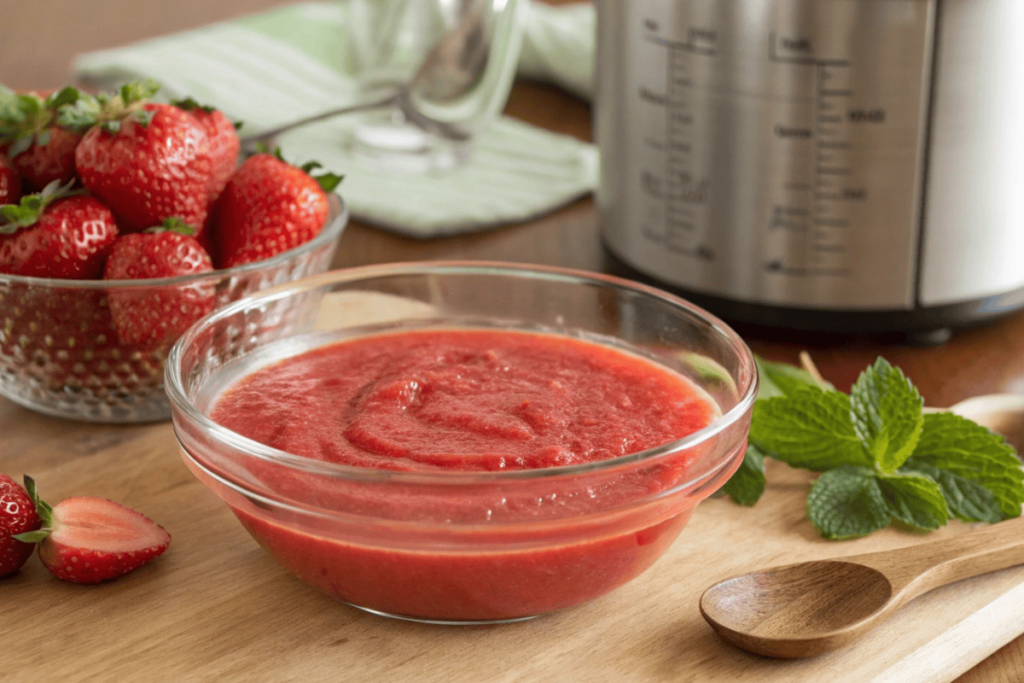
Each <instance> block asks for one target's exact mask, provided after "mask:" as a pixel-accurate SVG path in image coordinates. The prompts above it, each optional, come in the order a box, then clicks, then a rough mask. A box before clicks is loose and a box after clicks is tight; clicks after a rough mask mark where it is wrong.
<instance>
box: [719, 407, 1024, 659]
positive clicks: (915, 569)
mask: <svg viewBox="0 0 1024 683" xmlns="http://www.w3.org/2000/svg"><path fill="white" fill-rule="evenodd" d="M950 411H951V412H955V413H958V414H961V415H963V416H964V417H969V418H970V419H972V420H974V421H975V422H978V423H979V424H984V425H986V426H988V427H990V428H991V429H993V430H996V431H999V432H1000V433H1002V434H1004V435H1006V436H1011V434H1010V433H1008V432H1012V437H1011V439H1012V440H1017V443H1015V444H1014V445H1015V446H1017V447H1018V448H1019V447H1020V445H1019V439H1020V435H1021V432H1022V425H1024V397H1020V396H1009V395H1000V396H982V397H977V398H974V399H969V400H967V401H964V402H962V403H958V404H957V405H955V406H953V407H952V408H950ZM1018 564H1024V517H1021V518H1017V519H1013V520H1008V521H1005V522H1000V523H999V524H994V525H992V526H989V527H985V528H983V529H980V530H978V531H972V532H969V533H966V534H961V535H958V536H956V537H953V538H949V539H946V540H942V541H935V542H932V543H923V544H919V545H916V546H910V547H907V548H897V549H895V550H887V551H884V552H876V553H868V554H864V555H854V556H851V557H844V558H839V559H830V560H816V561H811V562H801V563H799V564H793V565H788V566H784V567H777V568H774V569H768V570H766V571H760V572H754V573H752V574H746V575H743V576H737V577H734V578H731V579H727V580H725V581H723V582H721V583H718V584H716V585H714V586H712V587H711V588H709V589H707V590H706V591H705V592H704V595H702V596H701V599H700V611H701V614H702V615H704V619H706V620H707V622H708V623H709V624H710V625H711V627H712V628H713V629H714V630H715V632H717V633H718V635H720V636H721V637H722V638H723V639H725V640H726V641H727V642H729V643H732V644H733V645H736V646H737V647H740V648H742V649H744V650H748V651H750V652H754V653H756V654H760V655H767V656H769V657H783V658H795V657H808V656H812V655H817V654H821V653H823V652H827V651H829V650H833V649H835V648H838V647H842V646H843V645H846V644H847V643H849V642H851V641H852V640H854V639H856V638H858V637H859V636H861V635H863V634H864V633H866V632H867V631H869V630H870V629H872V628H874V627H875V626H877V625H878V624H879V623H881V622H882V621H883V620H885V619H887V618H888V617H890V616H892V614H893V613H894V612H895V611H896V610H898V609H899V608H900V607H901V606H902V605H903V604H905V603H906V602H908V601H909V600H911V599H913V598H915V597H917V596H918V595H921V594H922V593H926V592H928V591H930V590H932V589H934V588H938V587H940V586H944V585H946V584H949V583H953V582H954V581H960V580H962V579H967V578H970V577H972V576H977V575H979V574H985V573H988V572H993V571H996V570H999V569H1006V568H1007V567H1012V566H1015V565H1018Z"/></svg>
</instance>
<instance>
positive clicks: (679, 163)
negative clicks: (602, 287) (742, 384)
mask: <svg viewBox="0 0 1024 683" xmlns="http://www.w3.org/2000/svg"><path fill="white" fill-rule="evenodd" d="M597 5H598V37H597V44H598V48H597V94H596V100H595V112H596V113H595V131H596V137H597V141H598V143H599V146H600V150H601V158H602V179H601V184H600V188H599V191H598V208H599V220H600V224H601V232H602V237H603V240H604V243H605V247H606V251H607V253H608V255H609V257H610V260H611V262H612V264H613V266H614V268H616V269H621V270H625V272H626V273H627V274H632V275H635V276H637V277H639V278H641V279H653V280H654V281H656V282H657V283H659V284H661V285H665V286H667V287H668V288H670V289H676V290H680V291H681V292H683V293H684V294H685V295H686V296H688V297H689V298H691V299H692V300H694V301H695V302H696V303H699V304H702V305H704V306H707V307H708V308H710V309H711V310H713V311H715V312H718V313H719V314H720V315H722V316H723V317H725V318H726V319H729V320H733V321H737V322H746V323H756V324H760V325H767V326H775V327H785V328H796V329H805V330H819V331H828V332H843V333H875V332H887V331H904V332H906V331H909V332H918V333H922V334H928V333H932V332H935V333H936V334H938V335H940V336H941V335H943V334H945V333H946V331H947V329H948V328H949V327H951V326H959V325H962V324H966V323H971V322H976V321H980V320H985V319H988V318H991V317H994V316H997V315H1000V314H1003V313H1006V312H1008V311H1010V310H1013V309H1016V308H1019V307H1021V306H1024V261H1022V259H1024V38H1022V36H1024V1H1022V0H597Z"/></svg>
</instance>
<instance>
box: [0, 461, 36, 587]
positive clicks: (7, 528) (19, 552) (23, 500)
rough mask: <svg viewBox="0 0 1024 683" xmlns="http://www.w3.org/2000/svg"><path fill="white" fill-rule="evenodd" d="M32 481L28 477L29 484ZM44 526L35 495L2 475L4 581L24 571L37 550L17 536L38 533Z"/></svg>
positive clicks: (0, 566) (0, 558) (0, 563)
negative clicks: (37, 509)
mask: <svg viewBox="0 0 1024 683" xmlns="http://www.w3.org/2000/svg"><path fill="white" fill-rule="evenodd" d="M31 481H32V480H31V479H30V478H28V477H26V484H28V483H29V482H31ZM29 488H31V484H29ZM40 526H42V521H41V520H40V519H39V514H38V513H37V512H36V506H35V502H34V500H33V495H32V494H31V493H30V492H29V491H27V490H26V489H24V488H22V487H21V484H19V483H18V482H16V481H14V480H13V479H11V478H10V477H8V476H7V475H6V474H0V577H4V576H7V575H8V574H13V573H14V572H16V571H18V570H19V569H21V567H22V565H24V564H25V562H27V561H28V558H29V557H31V556H32V551H33V550H34V549H35V546H33V545H32V544H31V543H25V542H23V541H20V540H18V539H16V538H14V536H15V535H17V534H24V533H28V532H30V531H35V530H36V529H38V528H39V527H40Z"/></svg>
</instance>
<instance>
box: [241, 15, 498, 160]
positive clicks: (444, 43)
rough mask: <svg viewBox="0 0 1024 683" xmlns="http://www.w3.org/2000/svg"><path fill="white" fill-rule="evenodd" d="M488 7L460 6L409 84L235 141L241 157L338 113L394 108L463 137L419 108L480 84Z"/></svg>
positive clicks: (424, 124) (442, 131)
mask: <svg viewBox="0 0 1024 683" xmlns="http://www.w3.org/2000/svg"><path fill="white" fill-rule="evenodd" d="M491 8H493V4H492V3H491V2H489V1H488V2H473V1H468V0H464V1H463V2H460V3H459V4H458V9H459V11H460V12H461V13H462V16H461V17H459V19H458V21H456V22H455V23H454V24H453V26H452V27H451V28H450V29H449V30H448V31H447V32H446V33H445V34H444V35H442V36H441V37H440V38H439V39H438V41H437V43H435V44H434V46H433V47H432V48H431V49H430V51H429V52H428V53H427V55H426V57H424V59H423V62H422V63H421V64H420V66H419V68H418V69H417V70H416V73H415V74H414V75H413V76H412V78H411V79H410V80H409V82H408V83H405V84H403V85H401V86H398V87H396V89H395V90H394V91H392V92H390V93H388V94H386V95H384V96H381V97H379V98H377V99H373V100H369V101H367V102H360V103H358V104H353V105H349V106H345V107H338V108H337V109H331V110H329V111H325V112H322V113H320V114H316V115H313V116H308V117H306V118H303V119H299V120H297V121H292V122H290V123H286V124H283V125H281V126H277V127H276V128H272V129H270V130H267V131H263V132H260V133H255V134H253V135H248V136H243V137H241V139H240V142H241V149H242V152H243V153H245V154H252V153H254V152H255V151H256V146H257V144H258V143H261V142H262V143H268V142H269V141H270V140H271V139H272V138H274V137H276V136H278V135H280V134H282V133H285V132H287V131H290V130H292V129H294V128H299V127H301V126H305V125H308V124H310V123H316V122H318V121H323V120H325V119H329V118H333V117H335V116H341V115H343V114H352V113H356V112H361V111H369V110H372V109H382V108H386V107H393V106H397V107H399V109H401V111H402V113H403V114H404V115H405V116H406V118H408V119H410V120H412V121H414V122H415V123H417V124H418V125H420V126H421V127H423V128H425V129H427V130H430V131H432V132H436V133H438V134H441V135H443V136H444V137H447V138H448V139H452V140H462V139H466V138H468V135H469V134H468V132H467V131H466V130H464V129H462V127H460V126H458V125H454V124H452V123H447V122H444V121H439V120H436V119H435V118H432V117H430V116H427V115H426V114H424V113H423V112H422V111H421V109H422V108H423V107H422V105H421V104H419V103H421V102H426V103H428V104H443V103H447V102H451V101H453V100H457V99H459V98H461V97H462V96H464V95H465V94H466V93H468V92H469V91H471V90H472V89H473V88H474V87H475V86H476V85H477V84H478V83H479V82H480V81H481V80H482V78H483V75H484V72H485V71H486V68H487V64H488V61H489V60H488V58H489V55H490V50H491V44H490V40H491V37H490V36H488V35H487V31H486V30H485V28H486V27H485V24H484V19H485V18H486V17H485V15H484V10H485V9H491Z"/></svg>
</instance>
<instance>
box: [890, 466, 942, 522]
mask: <svg viewBox="0 0 1024 683" xmlns="http://www.w3.org/2000/svg"><path fill="white" fill-rule="evenodd" d="M878 485H879V487H880V488H881V490H882V495H883V496H885V499H886V501H888V503H889V512H891V513H892V516H893V517H895V518H896V519H898V520H900V521H901V522H903V523H904V524H909V525H910V526H913V527H917V528H918V529H925V530H928V531H932V530H934V529H938V528H939V527H941V526H945V525H946V522H948V521H949V507H948V506H947V505H946V499H945V497H943V495H942V490H941V489H940V488H939V485H938V484H937V483H936V482H935V481H934V480H932V479H931V478H930V477H928V476H927V475H924V474H918V473H914V472H903V473H897V474H883V475H881V476H879V477H878Z"/></svg>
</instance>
